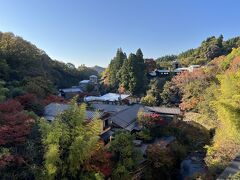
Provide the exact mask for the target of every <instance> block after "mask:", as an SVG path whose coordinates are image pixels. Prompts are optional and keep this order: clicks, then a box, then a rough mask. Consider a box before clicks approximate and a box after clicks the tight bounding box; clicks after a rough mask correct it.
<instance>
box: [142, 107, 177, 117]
mask: <svg viewBox="0 0 240 180" xmlns="http://www.w3.org/2000/svg"><path fill="white" fill-rule="evenodd" d="M145 110H147V111H152V112H157V113H160V114H172V115H178V114H180V113H181V111H180V108H168V107H150V106H145Z"/></svg>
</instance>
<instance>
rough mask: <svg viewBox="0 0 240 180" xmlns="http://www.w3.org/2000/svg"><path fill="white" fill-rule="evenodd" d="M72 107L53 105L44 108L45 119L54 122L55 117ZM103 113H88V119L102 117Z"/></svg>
mask: <svg viewBox="0 0 240 180" xmlns="http://www.w3.org/2000/svg"><path fill="white" fill-rule="evenodd" d="M69 107H70V106H69V105H68V104H59V103H51V104H49V105H47V106H45V107H44V118H45V119H47V120H49V121H53V120H54V119H55V117H56V116H57V115H58V114H60V113H62V112H64V111H66V110H67V109H68V108H69ZM102 115H103V112H95V111H86V119H88V120H91V119H93V118H94V117H96V116H98V117H102Z"/></svg>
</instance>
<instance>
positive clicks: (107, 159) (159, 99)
mask: <svg viewBox="0 0 240 180" xmlns="http://www.w3.org/2000/svg"><path fill="white" fill-rule="evenodd" d="M176 59H177V60H178V61H179V62H180V63H181V65H182V66H188V65H191V64H200V65H201V68H199V69H198V70H196V71H194V72H182V73H180V74H178V75H175V76H172V75H171V76H169V77H164V78H152V79H150V78H149V77H148V76H147V70H146V63H145V61H144V56H143V52H142V51H141V49H138V50H137V51H136V53H131V54H129V55H128V56H127V55H126V53H124V52H123V50H122V49H118V50H117V52H116V55H115V57H114V58H113V59H112V60H111V61H110V64H109V66H108V67H107V68H106V69H105V70H104V72H102V79H103V81H104V82H103V83H104V87H102V88H103V90H104V91H105V92H120V93H128V94H131V95H132V96H134V97H139V98H141V104H144V105H149V106H170V107H176V106H177V107H180V108H181V109H182V110H183V111H184V112H185V116H184V117H183V120H182V121H173V122H171V123H169V124H168V125H164V128H162V127H160V126H159V124H160V125H162V123H163V122H164V121H163V120H162V118H161V117H160V116H158V115H156V114H154V115H151V116H143V115H142V114H141V113H139V116H138V118H137V120H138V123H139V124H140V125H141V127H142V130H141V131H140V132H138V133H136V134H130V133H129V132H126V131H118V132H117V133H116V134H115V135H114V140H113V141H112V142H111V143H109V144H108V145H107V148H106V147H105V146H104V144H103V143H102V142H101V141H99V136H98V135H99V132H100V123H99V121H100V120H99V119H98V117H97V116H96V117H95V118H94V120H93V121H91V122H90V123H86V122H85V119H84V116H85V114H86V110H87V108H88V107H87V105H86V104H84V103H82V104H81V105H79V104H78V103H77V101H76V98H73V99H72V100H71V101H70V102H68V103H69V105H70V108H69V109H68V110H66V111H64V113H62V114H60V115H59V116H57V118H56V119H55V120H54V121H53V122H52V123H48V122H47V121H46V120H45V119H43V118H41V116H42V115H43V107H44V106H46V105H48V104H49V103H51V102H67V101H66V100H65V99H63V98H61V97H58V96H56V93H57V89H58V88H64V87H70V86H73V85H77V84H78V82H79V81H80V80H82V79H88V77H89V75H92V74H96V75H97V74H98V73H97V72H96V71H95V70H93V69H92V68H87V67H86V66H84V65H82V66H79V67H77V68H76V67H75V66H74V65H73V64H71V63H63V62H59V61H57V60H52V59H51V58H50V57H49V56H48V55H47V54H46V53H45V52H44V51H42V50H40V49H38V48H37V47H36V46H35V45H33V44H31V43H30V42H28V41H26V40H24V39H22V38H21V37H18V36H15V35H14V34H12V33H0V179H86V180H88V179H96V180H101V179H104V178H109V177H110V178H111V179H116V180H118V179H126V180H127V179H131V178H132V177H133V176H134V173H135V171H136V169H137V166H138V162H140V161H141V158H142V157H143V156H142V154H141V152H139V151H138V150H137V149H136V148H135V146H134V143H133V140H134V139H136V138H138V139H141V140H143V141H144V142H151V141H153V139H154V138H160V137H162V136H166V135H167V136H175V137H176V141H175V142H174V143H173V144H171V145H170V146H169V147H168V148H166V147H165V146H163V145H161V144H160V145H151V146H150V147H149V149H148V150H147V154H146V159H147V164H145V165H146V166H144V170H143V172H142V174H141V178H142V179H159V177H161V178H162V179H174V178H176V177H178V175H179V169H180V163H181V161H182V160H183V159H184V158H186V157H187V156H188V155H189V154H190V152H195V151H199V150H201V151H203V152H205V153H206V154H205V156H204V162H205V164H206V165H207V169H208V172H207V173H205V174H199V175H197V176H196V179H197V178H202V179H215V178H216V177H217V176H218V175H219V173H221V172H222V170H223V169H224V168H225V167H226V166H227V165H228V164H229V162H230V161H231V160H232V159H234V157H235V156H236V155H237V154H238V153H239V149H240V131H239V129H240V83H239V81H240V69H239V68H240V38H239V37H236V38H232V39H229V40H226V41H224V40H223V36H220V37H218V38H216V37H214V36H213V37H210V38H207V39H206V40H205V41H203V42H202V44H201V45H200V47H198V48H195V49H190V50H188V51H186V52H183V53H181V54H179V55H169V56H164V57H161V58H158V59H157V60H156V62H157V64H158V66H159V68H163V69H165V68H170V67H172V62H173V61H175V60H176ZM101 70H103V69H101Z"/></svg>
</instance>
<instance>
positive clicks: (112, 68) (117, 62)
mask: <svg viewBox="0 0 240 180" xmlns="http://www.w3.org/2000/svg"><path fill="white" fill-rule="evenodd" d="M126 59H127V56H126V54H125V53H123V51H122V49H121V48H120V49H118V50H117V53H116V56H115V57H114V58H113V59H112V60H111V62H110V64H109V72H108V76H109V85H110V86H111V87H112V88H113V89H117V88H118V86H119V78H118V77H119V73H118V72H119V70H120V69H121V67H122V65H123V63H124V61H125V60H126Z"/></svg>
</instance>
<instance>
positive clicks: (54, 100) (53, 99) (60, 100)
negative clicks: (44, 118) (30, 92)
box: [43, 95, 67, 106]
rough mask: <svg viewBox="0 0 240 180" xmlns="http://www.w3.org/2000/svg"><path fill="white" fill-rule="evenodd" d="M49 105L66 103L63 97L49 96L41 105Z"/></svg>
mask: <svg viewBox="0 0 240 180" xmlns="http://www.w3.org/2000/svg"><path fill="white" fill-rule="evenodd" d="M50 103H67V101H66V100H65V99H64V98H63V97H60V96H55V95H50V96H48V97H46V98H45V99H44V100H43V105H45V106H47V105H48V104H50Z"/></svg>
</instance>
